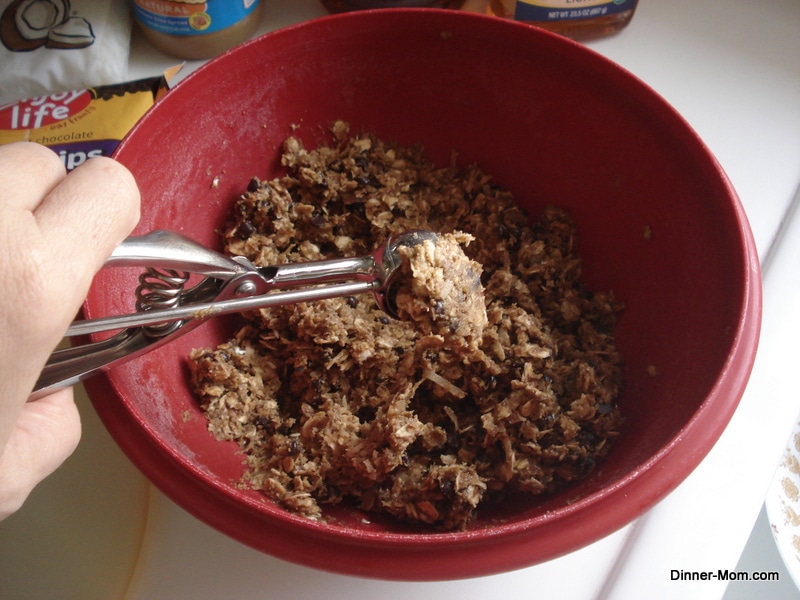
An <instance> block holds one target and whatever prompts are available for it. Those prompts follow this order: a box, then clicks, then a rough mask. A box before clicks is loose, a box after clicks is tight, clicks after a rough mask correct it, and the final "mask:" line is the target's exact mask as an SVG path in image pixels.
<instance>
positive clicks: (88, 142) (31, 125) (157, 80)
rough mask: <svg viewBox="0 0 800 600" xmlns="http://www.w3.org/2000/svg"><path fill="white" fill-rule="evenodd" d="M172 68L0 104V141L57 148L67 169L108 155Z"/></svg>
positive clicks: (162, 88)
mask: <svg viewBox="0 0 800 600" xmlns="http://www.w3.org/2000/svg"><path fill="white" fill-rule="evenodd" d="M177 68H179V67H177ZM177 68H176V69H172V70H170V71H168V72H167V73H165V74H164V75H163V76H161V77H153V78H149V79H140V80H137V81H131V82H127V83H120V84H115V85H106V86H99V87H95V88H89V89H84V90H72V91H69V92H58V93H55V94H46V95H42V96H36V97H34V98H28V99H26V100H20V101H18V102H12V103H10V104H7V105H5V106H0V144H10V143H11V142H18V141H30V142H37V143H39V144H42V145H44V146H47V147H49V148H50V149H51V150H53V151H54V152H55V153H56V154H58V155H59V156H60V157H61V161H62V162H63V163H64V166H65V167H66V168H67V170H68V171H71V170H72V169H74V168H75V167H77V166H78V165H80V164H81V163H83V162H85V161H86V160H87V159H89V158H92V157H95V156H111V154H112V153H113V152H114V150H115V149H116V148H117V146H118V145H119V143H120V141H121V140H122V138H123V137H125V135H126V134H127V133H128V131H130V129H131V128H132V127H133V126H134V125H135V124H136V121H138V120H139V119H140V118H141V116H142V115H144V113H145V112H147V110H148V109H149V108H150V107H151V106H152V105H153V104H154V103H155V102H156V100H157V99H158V98H159V97H160V96H161V94H162V93H165V92H166V91H167V81H168V79H169V78H170V77H171V76H172V74H174V72H175V71H176V70H177Z"/></svg>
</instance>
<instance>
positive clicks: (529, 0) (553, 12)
mask: <svg viewBox="0 0 800 600" xmlns="http://www.w3.org/2000/svg"><path fill="white" fill-rule="evenodd" d="M636 1H637V0H612V1H611V2H609V1H608V0H517V7H516V9H514V19H515V20H517V21H536V22H548V21H569V20H572V19H593V18H595V17H604V16H606V15H613V14H616V13H621V12H624V11H626V10H633V8H634V7H635V6H636Z"/></svg>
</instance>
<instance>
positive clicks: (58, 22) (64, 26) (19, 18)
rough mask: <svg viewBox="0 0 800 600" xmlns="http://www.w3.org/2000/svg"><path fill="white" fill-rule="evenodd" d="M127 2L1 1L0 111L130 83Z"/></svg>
mask: <svg viewBox="0 0 800 600" xmlns="http://www.w3.org/2000/svg"><path fill="white" fill-rule="evenodd" d="M130 40H131V18H130V13H129V8H128V3H127V0H103V1H102V2H98V1H97V0H0V106H1V105H3V104H7V103H9V102H14V101H16V100H20V99H23V98H31V97H34V96H43V95H46V94H53V93H57V92H66V91H69V90H74V89H84V88H89V87H93V86H98V85H108V84H114V83H119V82H121V81H125V80H126V74H127V68H128V54H129V52H130Z"/></svg>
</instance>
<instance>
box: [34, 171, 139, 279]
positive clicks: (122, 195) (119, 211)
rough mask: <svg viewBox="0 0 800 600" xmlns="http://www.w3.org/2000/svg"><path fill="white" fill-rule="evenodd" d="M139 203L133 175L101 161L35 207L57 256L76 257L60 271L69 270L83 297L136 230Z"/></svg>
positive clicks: (69, 178) (72, 176)
mask: <svg viewBox="0 0 800 600" xmlns="http://www.w3.org/2000/svg"><path fill="white" fill-rule="evenodd" d="M139 200H140V198H139V189H138V187H137V186H136V182H135V180H134V178H133V175H131V173H130V171H128V170H127V169H126V168H125V167H124V166H122V165H121V164H119V163H118V162H116V161H114V160H112V159H110V158H104V157H100V158H93V159H91V160H89V161H87V162H85V163H84V164H82V165H81V166H80V167H78V168H77V169H75V170H74V171H72V173H70V174H69V175H68V176H67V177H66V178H65V179H63V180H62V181H61V182H60V183H59V184H58V185H57V186H56V187H55V188H53V189H52V191H51V192H50V194H49V195H48V196H47V197H46V198H45V199H44V200H43V201H42V202H41V204H40V205H39V206H38V207H37V208H36V210H35V212H34V214H35V217H36V222H37V224H38V226H39V229H40V231H41V235H42V237H43V238H45V239H47V240H48V244H49V245H50V247H51V248H53V250H54V257H55V258H56V259H61V258H62V257H63V256H65V255H69V256H72V257H73V260H72V261H70V262H69V263H67V264H60V265H59V267H60V269H62V272H63V269H65V268H66V269H67V270H69V271H70V272H69V273H67V276H68V277H72V278H75V281H74V284H75V285H77V286H78V287H79V289H80V290H81V291H80V294H79V295H85V293H86V289H88V283H89V282H90V281H91V278H92V277H93V276H94V273H95V272H97V270H98V269H100V267H101V266H102V265H103V262H104V261H105V260H106V259H107V258H108V256H109V254H111V251H112V250H113V249H114V248H115V247H116V246H117V245H118V244H119V243H120V242H121V241H122V240H123V239H124V238H125V236H127V235H128V234H129V233H130V232H131V230H132V229H133V227H134V226H135V225H136V222H137V221H138V219H139ZM62 263H63V261H62ZM71 267H74V268H71Z"/></svg>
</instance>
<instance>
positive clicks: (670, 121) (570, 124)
mask: <svg viewBox="0 0 800 600" xmlns="http://www.w3.org/2000/svg"><path fill="white" fill-rule="evenodd" d="M377 12H378V13H380V12H381V11H377ZM336 119H344V120H347V121H349V122H350V123H351V125H352V128H353V130H365V131H370V132H374V133H375V134H377V135H378V136H379V137H381V138H383V139H387V140H395V141H397V142H398V143H400V144H412V143H416V142H421V143H422V144H423V145H424V146H425V148H426V151H427V154H428V157H429V158H430V159H431V160H433V161H434V162H436V163H439V164H446V163H447V162H448V161H449V160H450V156H451V152H452V151H453V150H455V151H457V152H458V163H459V164H461V165H468V164H470V163H473V162H477V163H478V164H479V165H480V166H482V167H483V169H484V170H485V171H486V172H488V173H490V174H492V175H493V176H494V179H495V181H496V182H497V183H498V184H500V185H502V186H504V187H506V188H509V189H510V190H512V191H513V192H514V194H515V195H516V198H517V200H518V202H519V203H520V204H521V205H522V206H523V207H525V208H526V209H528V210H529V211H530V213H531V214H532V215H536V214H538V212H539V211H540V210H541V208H542V207H544V206H545V205H546V204H556V205H559V206H563V207H566V208H568V209H569V210H570V211H571V213H572V214H573V216H574V218H575V219H576V221H577V224H578V235H579V248H580V253H581V255H582V257H583V259H584V277H585V279H586V280H587V281H588V282H589V284H590V286H591V287H593V288H595V289H607V290H613V292H614V293H615V294H616V296H617V297H618V298H619V299H621V300H622V301H623V302H624V303H625V305H626V309H625V311H624V314H623V316H622V318H621V321H620V323H619V328H618V335H617V337H618V345H619V348H620V351H621V353H622V356H623V360H624V381H625V388H624V391H623V394H622V397H621V399H620V402H621V407H622V410H623V413H624V415H625V417H626V423H625V427H624V431H623V433H622V435H621V437H620V438H619V440H618V441H617V443H616V445H615V447H614V449H613V451H612V452H611V454H610V456H609V457H608V459H607V460H606V461H605V462H604V463H602V464H601V465H600V467H599V468H598V469H597V470H596V471H595V472H594V473H593V474H592V475H591V476H590V477H589V478H588V479H587V480H585V481H583V482H582V483H579V484H577V485H576V486H575V487H572V488H570V489H567V490H565V491H563V492H562V493H559V494H555V495H552V496H548V497H546V498H544V497H543V498H533V499H528V500H526V501H524V502H520V503H516V504H514V503H509V504H507V505H506V506H505V507H502V508H498V509H496V510H491V511H486V512H485V513H482V514H481V517H480V518H479V519H478V520H477V522H476V523H475V524H474V525H473V529H472V530H471V532H467V533H466V534H465V535H470V534H472V535H475V534H476V532H480V531H482V530H485V529H486V528H487V527H488V526H489V525H492V526H496V525H498V524H501V525H502V526H509V527H514V526H517V525H519V524H523V525H524V527H525V528H526V530H531V528H535V527H536V524H537V523H546V522H548V521H552V520H554V519H558V516H559V511H561V512H569V511H576V510H578V508H581V507H583V508H586V507H590V506H591V505H592V503H601V501H602V499H603V497H604V494H610V493H612V491H613V490H616V489H618V488H620V487H621V486H625V485H627V484H628V483H629V482H631V481H633V480H634V479H636V478H637V477H638V476H639V475H641V474H642V473H644V472H646V471H647V470H648V468H649V467H650V466H652V465H653V464H655V463H656V462H657V461H659V460H660V459H661V458H662V457H663V456H665V455H666V454H667V453H670V452H673V450H674V451H676V452H684V454H683V455H682V456H681V458H680V460H678V461H677V465H678V466H677V467H676V468H674V469H671V470H668V471H665V472H663V473H662V474H661V476H660V479H659V480H658V483H656V488H653V490H651V491H650V492H649V495H648V494H645V496H647V497H646V498H644V499H642V498H639V499H636V500H633V499H632V500H630V501H628V504H625V500H620V498H618V499H617V500H618V501H621V502H622V503H623V504H622V506H621V507H620V508H618V509H616V510H617V512H618V513H621V512H624V516H618V517H616V520H614V519H610V524H609V525H608V526H613V527H616V526H619V525H621V524H623V523H622V521H621V520H625V519H627V520H630V519H632V518H634V517H635V516H637V514H639V513H640V512H641V511H643V510H644V509H645V508H647V506H649V505H650V504H652V503H653V502H655V500H657V499H658V497H660V496H663V495H664V494H665V493H666V492H667V491H669V490H670V489H672V487H674V486H675V485H677V483H678V482H679V481H680V480H681V479H682V478H683V477H685V476H686V475H687V474H688V472H689V471H690V470H691V469H692V468H693V467H694V466H696V464H697V463H698V462H699V460H700V459H701V458H702V456H703V455H704V454H705V452H706V451H707V450H708V449H709V448H710V446H711V444H712V443H713V441H715V439H716V437H717V436H718V435H719V433H720V432H721V430H722V428H723V427H724V425H725V423H726V422H727V420H728V418H729V417H730V414H731V413H732V411H733V409H734V408H735V406H736V403H737V401H738V399H739V395H740V394H741V391H742V390H741V388H742V387H743V380H742V377H744V380H746V372H747V371H749V367H750V363H751V361H752V354H753V352H754V345H755V341H754V339H750V338H747V339H745V341H744V343H743V342H742V337H743V331H745V330H746V327H745V324H747V323H751V322H752V320H753V317H754V313H753V311H754V308H753V306H752V298H753V291H752V287H753V286H754V285H755V284H754V283H753V281H752V270H753V266H752V263H753V257H752V252H753V251H752V247H751V244H750V241H749V231H748V230H747V225H746V221H744V218H743V215H742V214H741V207H740V206H739V205H738V201H737V200H736V197H735V194H734V193H733V191H732V189H731V188H730V186H729V184H728V182H727V180H726V179H725V177H724V175H723V174H722V173H721V171H720V169H719V167H718V165H717V164H716V163H715V161H714V160H713V158H712V157H711V156H710V154H709V153H708V151H707V150H706V148H705V147H704V146H703V145H702V143H700V142H699V140H698V139H697V137H696V136H695V135H694V133H693V132H692V131H691V130H690V129H689V128H688V127H687V126H686V124H685V123H684V122H683V121H682V120H681V119H680V117H678V116H677V115H676V114H675V113H674V111H673V110H672V109H671V108H669V107H668V106H667V105H666V103H664V102H663V101H662V100H661V99H660V98H658V97H657V96H656V95H655V94H654V93H653V92H652V91H651V90H649V89H648V88H647V87H646V86H644V85H643V84H641V83H640V82H638V81H636V80H635V79H634V78H633V77H631V76H630V75H629V74H627V73H625V72H624V71H622V70H621V69H619V68H618V67H616V66H614V65H612V64H611V63H609V62H608V61H605V60H604V59H602V58H601V57H599V56H597V55H595V54H593V53H591V52H590V51H588V50H586V49H585V48H583V47H580V46H578V45H577V44H573V43H571V42H568V41H566V40H563V39H560V38H556V37H555V36H553V35H549V34H545V33H543V32H538V31H534V30H531V29H530V28H527V27H524V26H519V25H518V24H515V23H509V22H504V21H500V20H498V19H490V18H486V17H481V16H476V15H465V14H451V13H447V14H445V11H442V12H439V11H430V12H426V11H414V10H408V11H396V12H394V11H393V14H391V16H390V17H387V15H385V14H375V13H373V12H370V11H366V12H364V13H358V14H356V13H353V14H349V15H340V16H335V17H328V18H324V19H320V20H317V21H313V22H310V23H306V24H303V25H300V26H296V27H292V28H288V29H285V30H281V31H278V32H276V33H273V34H270V35H267V36H265V37H263V38H261V39H258V40H255V41H254V42H252V43H249V44H247V45H245V46H243V47H241V48H239V49H237V50H234V51H233V52H231V53H229V54H227V55H225V56H223V57H222V58H221V59H218V60H216V61H212V62H211V63H210V64H208V65H207V66H206V67H204V68H202V69H200V70H199V71H198V72H196V73H195V74H193V75H191V76H189V77H188V78H187V79H186V80H185V81H183V82H182V83H181V84H179V85H178V86H177V87H176V89H174V90H172V91H171V92H170V93H169V94H167V96H166V97H165V98H164V99H163V100H162V101H161V102H160V103H159V104H158V105H157V106H156V107H155V108H154V109H153V110H152V111H151V112H150V113H149V114H148V115H147V116H146V117H145V118H144V119H142V121H141V122H140V123H139V124H138V126H137V127H136V128H135V129H134V130H133V131H132V133H131V134H130V135H129V137H128V138H127V139H126V140H125V141H124V142H123V143H122V145H121V146H120V148H119V150H118V153H117V158H118V159H119V160H120V161H121V162H123V163H124V164H126V165H127V166H128V167H129V168H130V169H131V170H132V171H133V173H134V175H135V176H136V179H137V181H138V183H139V186H140V188H141V190H142V195H143V214H142V220H141V222H140V224H139V226H138V229H137V232H139V233H145V232H147V231H150V230H153V229H157V228H168V229H173V230H176V231H180V232H183V233H185V234H187V235H189V236H190V237H192V238H194V239H196V240H197V241H199V242H202V243H205V244H207V245H209V246H211V247H214V248H219V240H218V238H217V233H216V230H217V228H218V227H219V226H220V225H221V224H222V223H223V222H224V221H225V219H226V216H227V214H228V211H229V208H230V205H231V202H232V200H233V199H234V198H235V197H237V196H238V195H239V194H241V193H242V192H243V191H244V189H245V187H246V185H247V183H248V181H249V180H250V178H251V177H253V176H258V177H261V178H271V177H273V176H276V175H278V174H280V173H282V171H281V168H280V165H279V163H278V157H279V152H280V147H281V143H282V141H283V140H284V139H285V138H286V137H287V136H288V135H299V136H300V137H302V138H304V139H305V141H306V142H307V143H308V144H309V145H315V144H316V143H318V142H319V141H320V140H322V139H323V138H324V134H325V132H326V130H327V128H328V127H329V125H330V124H331V123H332V122H333V121H334V120H336ZM137 275H138V273H137V272H136V271H135V270H128V269H114V270H110V269H106V270H105V271H104V272H102V273H101V274H99V275H98V278H97V282H96V285H95V286H94V287H93V290H92V292H91V294H90V296H89V299H88V301H87V304H86V307H85V312H86V313H87V315H88V316H101V315H106V314H114V313H118V312H122V311H130V310H131V309H132V306H133V290H134V289H135V287H136V277H137ZM230 327H231V322H230V321H229V320H227V319H218V320H216V321H213V322H210V323H208V324H206V325H204V326H203V327H201V328H199V329H197V330H195V331H194V332H192V333H191V334H189V335H187V336H185V337H182V338H180V339H179V340H177V341H175V342H173V343H171V344H169V345H167V346H165V347H163V348H161V349H159V350H157V351H155V352H152V353H150V354H147V355H145V356H143V357H141V358H138V359H136V360H135V361H133V362H131V363H128V364H126V365H124V366H121V367H119V368H117V369H115V370H113V371H112V372H111V373H110V374H109V375H107V376H103V378H102V379H103V385H105V388H103V392H104V393H112V394H114V395H115V396H117V399H116V400H115V401H114V402H111V401H109V400H107V399H95V404H96V406H97V408H98V411H99V412H100V413H101V416H102V417H104V419H105V420H106V421H107V423H108V424H109V427H110V429H111V430H112V433H114V434H115V437H117V438H118V439H119V440H120V443H121V445H122V446H123V449H126V451H128V452H129V454H131V455H132V456H136V455H137V452H140V450H136V449H135V446H136V445H137V444H139V445H140V444H145V443H147V444H151V445H152V448H153V454H152V455H149V456H148V458H147V460H144V459H143V458H142V459H140V460H138V461H137V462H139V463H140V467H141V468H142V469H143V470H144V471H145V473H146V474H148V475H149V476H150V477H151V479H153V480H154V481H156V483H158V484H159V485H162V486H163V487H164V488H166V489H168V490H169V491H170V492H171V494H172V495H173V496H176V499H177V500H178V501H179V502H181V503H182V504H184V505H185V506H187V507H189V508H190V510H192V507H197V506H199V504H201V502H200V501H199V500H197V499H192V498H189V497H188V495H187V494H182V493H181V492H180V486H181V485H182V484H179V483H176V480H179V479H180V480H182V479H183V476H180V477H179V476H176V475H175V473H176V472H177V471H181V472H183V473H185V474H186V477H190V478H196V479H201V480H202V481H203V485H204V486H205V487H204V489H207V490H210V491H208V493H213V494H216V495H218V496H224V497H226V498H229V499H231V502H235V503H239V504H243V505H244V506H246V511H248V512H249V513H253V514H255V513H258V515H259V516H258V517H257V518H262V517H263V515H264V514H267V515H272V516H273V517H276V518H281V519H287V520H288V522H292V523H294V525H295V526H297V527H301V528H302V527H322V528H323V529H326V528H327V529H326V531H328V532H329V533H331V532H332V535H357V536H361V538H362V539H369V536H370V535H371V533H376V534H380V535H386V534H388V535H390V536H391V535H397V536H403V535H406V534H409V535H410V534H412V533H413V532H409V530H408V529H407V528H404V527H402V526H399V525H393V524H391V523H386V522H383V521H380V520H375V519H368V520H367V519H364V518H363V515H360V514H355V513H352V512H350V511H348V510H346V509H338V510H337V511H336V512H335V513H331V514H332V515H333V516H335V520H333V521H332V522H331V523H327V524H323V525H313V524H308V523H301V522H300V520H297V519H294V518H293V517H292V516H290V515H286V514H285V513H282V511H280V510H279V509H277V508H275V507H274V506H272V505H271V504H270V503H269V502H266V501H264V500H263V498H261V497H260V495H259V494H257V493H253V492H247V491H242V490H238V489H236V488H235V487H234V485H232V482H235V481H236V480H238V478H239V477H240V475H241V474H242V469H243V467H242V460H241V457H239V456H238V455H237V454H236V452H235V448H234V447H233V445H232V444H222V443H220V442H217V441H216V440H214V439H213V438H212V436H211V435H210V434H209V433H208V432H207V430H206V426H205V421H204V417H203V416H202V414H201V412H200V411H199V409H198V407H197V401H196V400H195V398H194V397H193V396H192V394H191V393H190V392H189V390H188V388H187V384H186V366H185V356H186V355H187V354H188V352H189V350H190V349H192V348H194V347H198V346H208V345H213V344H215V343H217V342H219V341H222V340H223V339H224V338H225V336H226V335H227V333H229V332H230ZM747 327H750V329H747V331H750V334H748V335H750V337H751V338H752V337H753V334H752V331H751V330H752V326H751V325H748V326H747ZM745 337H746V336H745ZM734 367H735V369H739V370H740V371H742V372H743V373H744V375H743V376H737V377H738V378H737V377H734V380H733V381H732V382H729V383H720V381H721V380H724V379H725V377H726V373H728V372H729V371H732V370H735V369H734ZM98 393H100V391H98ZM712 404H713V410H712V409H711V408H710V406H711V405H712ZM695 422H698V424H697V425H696V427H700V426H701V425H702V426H703V427H705V431H704V432H703V433H698V434H697V436H698V437H697V439H696V441H697V443H695V444H693V445H692V447H691V448H688V449H685V450H681V446H680V444H679V443H678V441H679V440H680V439H681V438H683V437H685V435H684V434H685V433H686V428H687V427H692V426H695ZM145 438H146V439H145ZM154 456H155V457H157V458H153V457H154ZM609 490H611V491H609ZM195 493H197V492H196V491H195ZM204 510H205V509H204V508H197V509H196V510H195V512H197V513H202V512H204ZM198 516H200V517H201V518H204V515H202V514H199V515H198ZM254 518H255V517H254ZM211 520H212V521H213V519H211ZM214 524H215V525H216V526H219V527H220V528H223V529H226V525H225V523H224V522H216V523H214ZM523 525H520V527H522V526H523ZM603 527H605V526H603V525H599V526H597V527H596V528H595V530H594V531H593V532H592V533H588V534H587V535H588V536H591V535H594V536H595V537H597V536H599V535H601V534H603V533H608V532H609V531H606V530H604V529H603ZM590 530H591V527H590V528H589V530H587V531H590ZM453 535H457V534H453ZM364 536H366V537H364ZM423 537H424V536H423ZM429 537H430V538H435V537H436V536H435V535H432V536H429ZM404 539H405V538H404ZM420 539H423V538H420ZM426 539H427V538H426ZM245 541H247V542H248V543H253V544H254V545H260V546H263V547H265V548H266V549H267V551H271V550H270V548H269V546H270V544H269V543H268V542H264V543H263V544H261V543H260V542H258V541H254V540H245ZM588 541H591V540H590V539H586V540H578V539H577V538H576V541H575V542H574V543H580V542H583V543H585V542H588ZM553 547H554V548H555V550H554V551H565V550H567V549H569V548H560V549H559V548H558V545H557V544H556V545H555V546H553ZM278 552H279V551H278ZM290 558H293V557H291V556H290ZM334 568H335V567H334Z"/></svg>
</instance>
